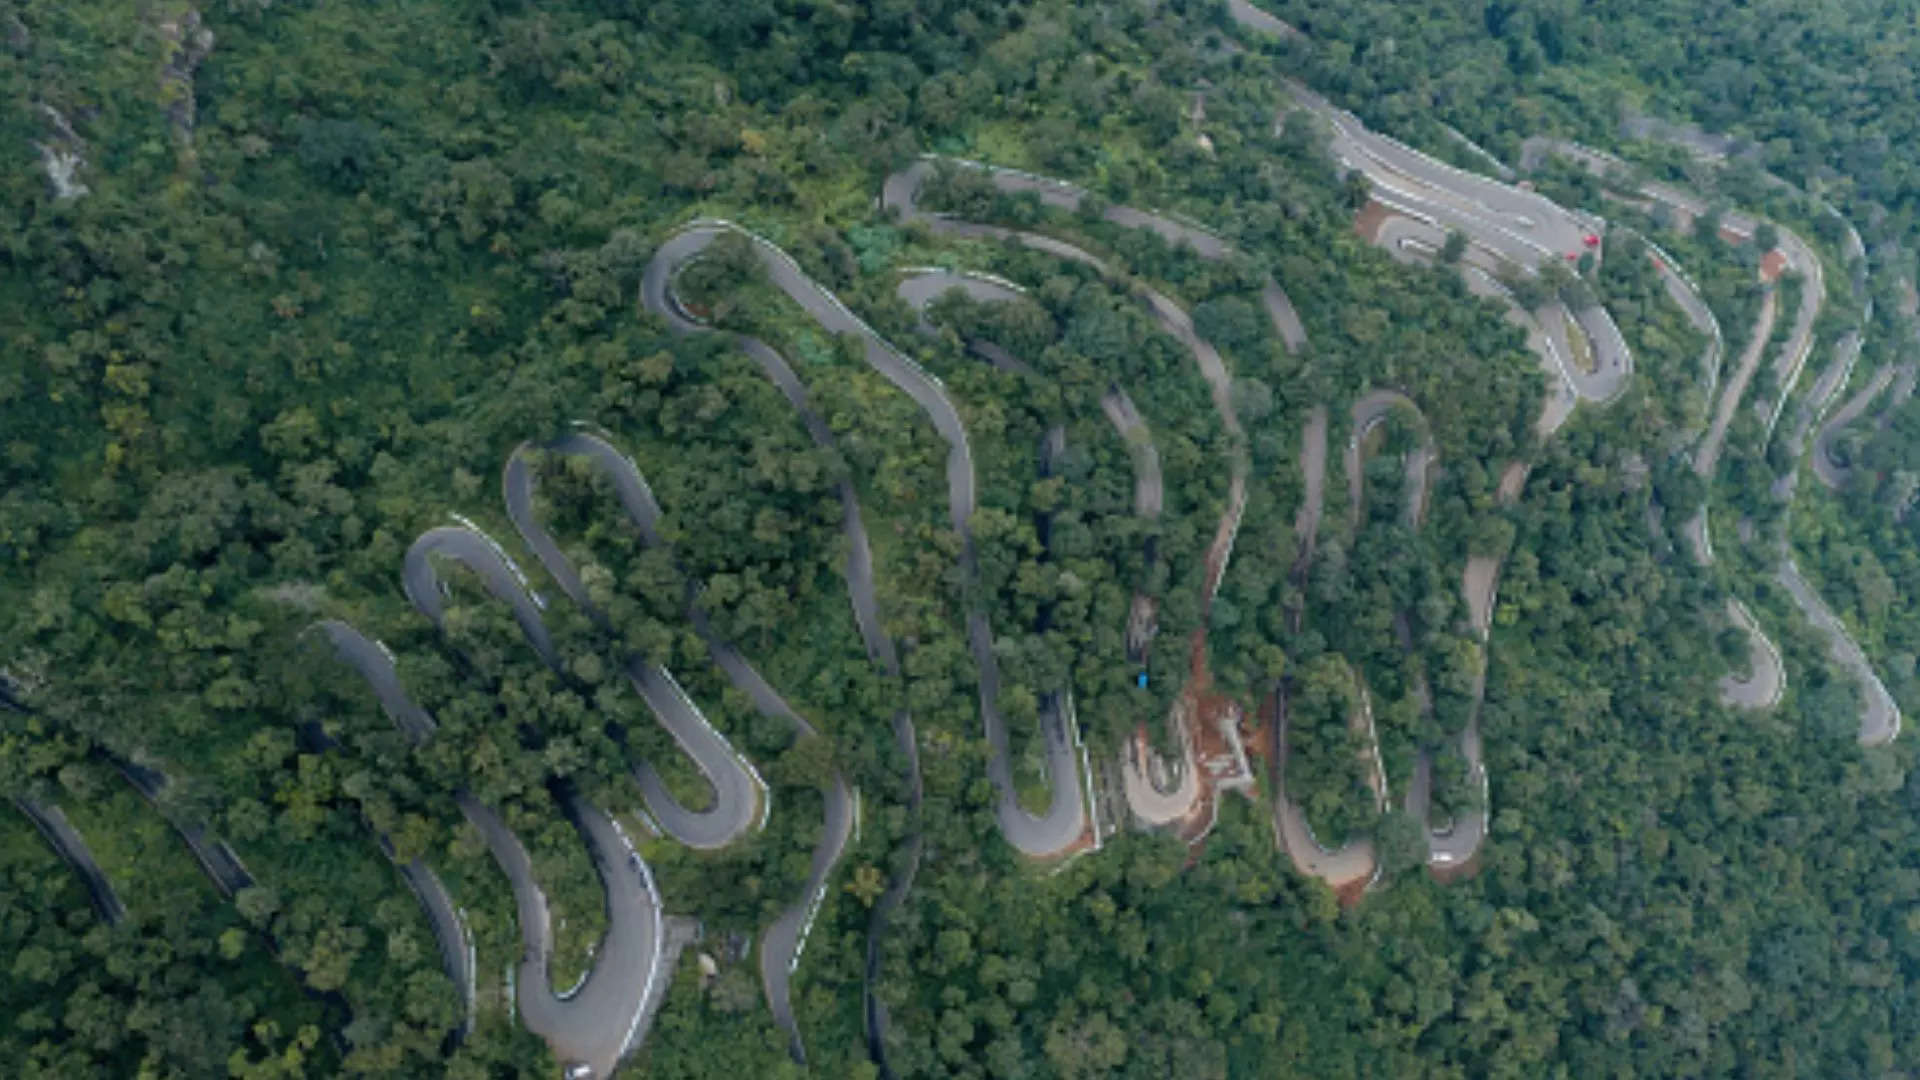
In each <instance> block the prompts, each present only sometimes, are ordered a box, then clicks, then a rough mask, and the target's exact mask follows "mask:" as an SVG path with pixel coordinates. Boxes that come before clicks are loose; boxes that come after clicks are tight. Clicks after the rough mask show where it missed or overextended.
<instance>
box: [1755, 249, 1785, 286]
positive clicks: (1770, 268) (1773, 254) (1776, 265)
mask: <svg viewBox="0 0 1920 1080" xmlns="http://www.w3.org/2000/svg"><path fill="white" fill-rule="evenodd" d="M1786 268H1787V257H1786V255H1784V254H1782V253H1781V251H1780V249H1779V248H1774V249H1773V250H1772V251H1769V252H1767V253H1766V254H1765V255H1762V256H1760V280H1761V281H1766V282H1774V281H1778V280H1780V274H1781V273H1782V272H1783V271H1785V270H1786Z"/></svg>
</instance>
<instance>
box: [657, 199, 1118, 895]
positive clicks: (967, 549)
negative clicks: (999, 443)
mask: <svg viewBox="0 0 1920 1080" xmlns="http://www.w3.org/2000/svg"><path fill="white" fill-rule="evenodd" d="M891 183H892V181H891V179H890V180H889V184H891ZM728 233H735V234H738V235H742V236H745V237H747V239H748V240H749V241H750V242H751V243H752V244H753V249H754V251H755V253H756V254H757V255H758V256H759V259H760V262H761V265H762V266H763V267H764V269H765V270H766V273H767V275H768V279H769V280H770V281H771V282H772V284H773V285H774V286H775V287H776V288H778V289H779V290H780V291H782V292H784V293H786V294H787V296H788V297H789V298H790V299H791V300H793V301H794V303H796V304H798V305H800V308H801V309H802V310H803V311H805V312H806V313H807V315H808V316H809V317H811V318H812V319H813V320H814V321H815V322H816V323H818V324H819V325H820V326H821V328H822V329H825V330H826V331H827V332H829V333H832V334H852V335H854V336H855V337H856V338H857V339H858V340H859V341H860V343H861V345H862V347H863V350H864V355H865V358H866V362H867V364H868V366H870V367H872V368H873V369H874V370H875V371H876V372H878V373H879V374H880V375H881V376H883V377H884V378H886V379H887V381H889V382H891V383H893V384H894V386H895V387H897V388H899V389H900V390H901V391H902V392H904V393H906V394H907V395H908V396H909V397H911V398H912V399H913V401H914V402H915V404H917V405H919V406H920V409H921V411H922V412H923V413H925V414H926V415H927V418H928V419H929V420H930V421H931V422H932V423H933V426H934V429H935V430H936V431H937V432H939V434H940V436H941V437H942V438H943V439H945V440H946V442H947V446H948V454H947V491H948V494H947V503H948V508H949V512H950V516H951V520H952V524H953V528H954V531H955V532H957V533H958V534H959V535H960V538H961V544H962V554H961V561H962V564H963V567H964V568H965V571H966V573H967V574H968V576H969V577H971V576H972V575H973V569H972V568H973V566H974V558H975V556H974V551H973V538H972V532H971V529H970V527H969V522H970V520H971V519H972V517H973V511H974V507H975V498H976V495H975V489H974V468H973V454H972V450H971V448H970V447H969V445H968V443H967V433H966V427H965V425H964V424H962V423H961V420H960V414H959V411H958V410H957V409H956V408H955V407H954V405H953V403H952V401H951V400H950V399H949V398H948V397H947V393H946V388H945V386H944V385H943V384H942V383H941V382H940V380H939V379H937V378H936V377H934V376H933V375H932V374H930V373H929V372H927V371H926V370H925V369H924V368H922V367H921V366H920V365H919V364H917V363H915V362H914V361H913V360H911V359H909V358H908V357H907V356H905V355H904V354H902V353H901V352H900V351H899V350H897V349H895V348H894V347H893V346H892V345H890V344H888V343H887V342H886V341H885V340H884V339H882V338H881V337H880V336H879V335H878V334H876V333H875V332H874V331H873V329H872V328H871V327H869V326H868V325H867V324H866V323H865V322H864V321H862V320H861V319H860V318H859V317H858V316H856V315H854V314H853V313H852V312H851V311H849V310H847V308H846V306H845V305H844V304H842V303H841V302H840V300H839V299H838V298H837V297H835V296H834V295H833V294H832V293H830V292H828V291H827V290H826V289H824V288H822V287H821V286H820V285H819V284H818V283H816V282H815V281H814V280H813V279H812V278H809V277H807V275H806V274H805V272H804V271H802V270H801V269H800V267H799V264H797V263H795V262H794V261H793V259H792V258H791V257H789V256H788V255H787V254H786V253H785V252H784V251H781V250H780V249H779V248H778V247H776V246H774V245H773V244H772V243H770V242H768V241H767V240H765V239H763V238H761V237H758V236H754V235H752V234H751V233H746V232H745V231H744V230H741V229H739V227H738V226H735V225H732V224H730V223H727V222H716V221H701V222H695V223H693V224H691V225H689V226H687V227H686V228H684V229H682V230H681V231H680V232H678V233H676V234H674V236H673V237H671V238H670V239H669V240H668V241H667V242H666V243H664V244H662V245H661V246H660V248H659V250H658V251H656V252H655V254H654V257H653V262H652V263H650V264H649V265H648V267H647V270H646V274H645V276H644V278H643V280H642V283H641V296H642V300H643V302H644V303H645V304H646V305H647V307H648V308H649V309H651V310H655V311H663V312H673V313H674V316H673V317H674V319H675V321H676V322H678V323H679V324H680V325H682V326H683V327H684V328H686V329H695V328H699V327H700V326H701V324H700V323H699V322H698V320H695V319H693V318H692V317H691V316H690V315H688V314H687V312H686V311H685V309H684V307H682V305H680V303H679V302H678V300H677V299H676V298H675V297H674V295H673V290H672V283H673V279H674V276H675V274H677V273H678V271H679V269H680V268H681V267H682V266H684V265H685V264H686V263H687V262H688V261H689V260H691V259H694V258H696V257H698V255H699V254H700V253H701V252H702V251H704V250H706V248H707V246H708V245H709V244H711V243H713V242H714V241H715V240H717V239H719V238H720V237H721V236H723V235H726V234H728ZM967 642H968V646H969V648H970V650H971V651H972V653H973V658H974V664H975V667H976V668H977V671H978V679H979V699H980V713H981V719H982V723H983V725H984V727H985V728H986V733H987V741H988V743H989V745H990V746H991V747H992V748H993V759H992V761H990V763H989V771H990V772H992V773H993V774H994V782H995V785H996V787H997V788H998V791H999V795H1000V798H999V802H998V805H997V807H996V817H997V818H998V820H999V822H1000V827H1001V834H1002V835H1003V836H1005V837H1006V838H1007V840H1008V842H1009V843H1011V844H1013V846H1014V847H1016V848H1018V849H1019V850H1020V851H1021V852H1023V853H1024V854H1026V855H1029V856H1034V857H1050V856H1054V855H1057V854H1060V853H1062V852H1065V851H1066V850H1068V849H1069V848H1071V847H1072V846H1073V845H1074V844H1075V843H1076V842H1078V841H1079V840H1080V838H1081V837H1082V835H1084V834H1085V832H1086V830H1087V828H1088V827H1089V822H1090V820H1091V819H1090V818H1089V816H1088V812H1087V806H1086V801H1085V798H1084V794H1083V793H1084V790H1085V787H1084V785H1083V784H1082V783H1081V782H1080V779H1079V774H1078V761H1077V760H1076V758H1075V755H1074V753H1073V747H1074V745H1075V739H1074V738H1073V737H1072V736H1071V735H1070V734H1069V733H1067V732H1066V731H1064V730H1054V729H1058V728H1059V727H1060V724H1059V722H1058V721H1057V720H1056V722H1055V723H1054V724H1052V725H1046V726H1047V727H1049V730H1046V731H1044V732H1043V736H1044V738H1045V740H1046V746H1047V775H1048V777H1049V778H1050V779H1051V780H1052V783H1051V784H1050V786H1051V790H1052V802H1051V804H1050V805H1049V807H1048V810H1047V812H1046V813H1045V814H1042V815H1039V816H1035V815H1033V814H1030V813H1028V812H1027V811H1026V809H1025V808H1023V807H1022V806H1021V805H1020V802H1019V796H1018V792H1017V791H1015V789H1014V786H1013V774H1012V769H1011V766H1010V765H1008V764H1007V762H1006V747H1007V744H1008V737H1007V732H1006V723H1005V720H1004V719H1003V718H1002V717H1001V715H1000V711H999V705H998V701H997V698H998V693H999V664H998V661H997V660H996V659H995V657H994V653H993V634H992V630H991V627H990V626H989V624H988V621H987V618H986V616H985V615H984V614H982V613H980V612H971V613H969V615H968V617H967ZM994 762H997V763H998V764H997V765H996V764H994Z"/></svg>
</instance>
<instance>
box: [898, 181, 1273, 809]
mask: <svg viewBox="0 0 1920 1080" xmlns="http://www.w3.org/2000/svg"><path fill="white" fill-rule="evenodd" d="M949 164H950V165H951V166H952V167H955V168H962V169H969V170H975V171H978V172H981V173H982V174H984V175H985V176H986V177H987V178H988V179H989V180H990V181H991V182H992V183H993V184H994V186H995V187H996V188H997V189H999V190H1001V191H1004V192H1008V193H1011V194H1018V193H1026V192H1031V193H1033V194H1035V195H1036V196H1037V197H1038V198H1040V200H1041V201H1042V202H1043V203H1045V204H1047V205H1050V206H1054V207H1058V208H1061V209H1070V210H1077V209H1078V208H1079V206H1080V204H1081V202H1082V201H1083V200H1084V199H1085V198H1086V194H1087V193H1086V192H1085V191H1084V189H1081V188H1079V187H1076V186H1074V185H1072V184H1068V183H1065V182H1063V181H1059V180H1053V179H1049V178H1046V177H1037V176H1033V175H1032V174H1029V173H1023V172H1019V171H1017V170H1010V169H1000V168H994V167H991V166H986V165H981V164H979V163H977V162H967V161H956V162H949ZM936 168H937V166H936V163H935V162H934V161H932V160H929V159H924V158H923V159H921V160H920V161H917V162H915V163H914V164H913V165H911V166H909V167H908V168H906V169H904V170H902V171H900V172H898V173H895V174H894V175H892V176H890V177H888V178H887V180H886V183H885V186H884V189H883V194H882V203H883V205H885V206H887V207H890V208H893V209H895V210H897V211H898V212H899V214H900V216H901V218H902V220H905V221H915V222H920V223H923V224H925V225H926V226H927V227H928V228H930V229H932V230H933V231H935V232H938V233H945V234H948V235H957V236H965V237H986V238H991V239H999V240H1013V241H1015V242H1018V243H1021V244H1025V245H1027V246H1029V247H1032V248H1034V249H1036V250H1040V251H1046V252H1049V253H1051V254H1054V255H1057V256H1060V257H1063V258H1068V259H1072V260H1074V261H1077V262H1081V263H1084V264H1086V265H1088V266H1091V267H1093V268H1095V269H1096V270H1097V271H1099V272H1100V273H1101V274H1103V275H1105V276H1109V277H1113V276H1115V275H1113V273H1112V271H1110V270H1109V269H1108V268H1107V266H1106V264H1105V263H1104V262H1103V261H1102V260H1100V259H1098V258H1097V257H1095V256H1093V255H1091V254H1089V253H1088V252H1085V251H1083V250H1081V249H1079V248H1077V247H1074V246H1073V245H1071V244H1068V243H1066V242H1064V241H1061V240H1057V239H1055V238H1053V237H1048V236H1041V235H1039V234H1035V233H1029V232H1024V231H1021V230H1017V229H1010V228H1005V227H1001V226H996V225H982V224H978V223H973V222H963V221H956V220H953V219H951V218H949V217H947V216H945V215H941V214H934V213H929V212H926V211H923V210H921V209H920V208H919V206H918V198H919V192H920V189H921V186H922V185H923V184H924V183H925V182H926V180H927V179H928V178H929V177H931V176H932V175H933V174H934V172H935V169H936ZM1102 216H1103V218H1104V219H1105V220H1107V221H1109V222H1112V223H1114V224H1117V225H1121V226H1124V227H1128V228H1140V229H1146V230H1149V231H1151V232H1153V233H1155V234H1156V235H1158V236H1160V237H1161V238H1163V239H1165V240H1166V241H1168V242H1169V243H1172V244H1176V245H1184V246H1186V247H1187V248H1189V249H1190V250H1192V251H1193V252H1194V253H1195V254H1196V255H1198V256H1199V257H1200V258H1203V259H1209V260H1217V259H1222V258H1225V257H1226V256H1227V255H1228V254H1229V253H1230V252H1231V251H1232V249H1231V248H1230V247H1229V246H1228V245H1227V244H1226V242H1225V241H1224V240H1222V239H1221V238H1219V237H1218V236H1216V235H1215V234H1213V233H1211V232H1208V231H1206V230H1204V229H1201V228H1198V227H1196V226H1193V225H1189V224H1187V223H1185V222H1180V221H1175V220H1173V219H1171V218H1168V217H1165V216H1164V215H1160V214H1155V213H1150V212H1148V211H1143V210H1137V209H1134V208H1132V207H1126V206H1110V207H1107V208H1105V209H1104V210H1103V211H1102ZM1133 291H1134V293H1135V295H1136V296H1138V297H1139V298H1140V299H1141V300H1142V301H1143V302H1144V303H1145V304H1146V305H1147V307H1148V310H1149V311H1150V312H1151V313H1152V315H1153V317H1154V320H1155V321H1156V322H1157V323H1158V324H1159V326H1160V328H1161V329H1162V330H1163V331H1165V332H1166V333H1167V334H1169V335H1170V336H1172V337H1173V338H1174V339H1175V340H1177V341H1179V342H1180V343H1181V344H1182V345H1183V346H1184V347H1186V349H1187V351H1188V352H1189V353H1190V354H1191V355H1192V356H1193V358H1194V362H1195V364H1196V366H1197V367H1198V368H1199V370H1200V373H1201V376H1202V377H1203V378H1204V379H1205V380H1206V382H1207V386H1208V389H1209V391H1210V392H1211V396H1212V398H1213V405H1214V411H1215V413H1216V414H1217V415H1218V416H1219V417H1220V422H1221V425H1222V428H1223V429H1224V430H1225V431H1226V432H1227V433H1228V435H1229V437H1230V438H1231V439H1232V441H1233V444H1234V446H1235V448H1236V449H1235V452H1234V454H1233V458H1232V461H1231V466H1230V468H1231V471H1230V475H1229V478H1228V495H1227V508H1226V510H1225V512H1224V513H1223V514H1222V516H1221V520H1220V523H1219V526H1218V527H1217V528H1216V530H1215V533H1214V540H1213V543H1212V545H1211V546H1210V548H1209V549H1208V556H1207V558H1208V567H1209V570H1210V571H1211V572H1210V574H1209V577H1208V581H1207V583H1206V591H1205V597H1204V600H1203V604H1208V605H1210V604H1211V602H1212V598H1213V594H1214V591H1215V590H1216V589H1217V588H1218V587H1219V582H1220V578H1221V575H1223V574H1224V573H1225V571H1226V566H1227V560H1228V558H1229V557H1230V555H1231V552H1232V549H1233V541H1234V537H1235V535H1236V534H1237V532H1238V530H1239V524H1240V516H1241V514H1242V512H1243V511H1244V509H1245V506H1246V484H1247V476H1246V460H1245V455H1244V452H1242V451H1241V450H1240V449H1239V447H1241V446H1243V445H1244V440H1245V436H1244V433H1243V432H1242V431H1241V428H1240V422H1239V417H1238V416H1237V415H1236V413H1235V411H1234V408H1233V403H1232V376H1231V374H1230V373H1229V371H1228V370H1227V366H1226V361H1225V359H1224V358H1223V357H1221V355H1220V353H1219V352H1218V350H1216V349H1215V348H1214V347H1213V345H1212V344H1211V343H1209V342H1207V341H1206V340H1205V339H1203V338H1201V337H1200V336H1199V334H1198V333H1197V332H1195V330H1194V327H1193V320H1192V319H1191V318H1190V317H1189V316H1188V314H1187V312H1186V311H1185V310H1184V309H1183V308H1181V306H1180V305H1179V304H1177V303H1175V302H1174V301H1173V300H1172V299H1170V298H1168V297H1167V296H1165V295H1164V294H1162V293H1160V292H1158V291H1156V290H1154V289H1152V288H1150V287H1147V286H1145V285H1141V284H1138V283H1134V285H1133ZM1262 299H1263V306H1264V307H1265V309H1266V311H1267V314H1268V318H1269V319H1270V320H1271V321H1272V322H1273V324H1274V327H1275V330H1276V331H1277V332H1278V333H1279V334H1280V335H1281V337H1282V339H1283V340H1285V341H1287V342H1289V343H1290V345H1291V347H1295V348H1297V347H1298V345H1297V344H1293V343H1295V342H1300V343H1304V341H1305V330H1304V328H1303V327H1302V326H1301V325H1300V324H1299V319H1298V316H1297V314H1296V313H1295V312H1294V310H1293V305H1292V303H1291V302H1290V301H1288V300H1287V299H1286V294H1285V292H1284V291H1282V290H1281V289H1280V287H1279V285H1278V283H1276V282H1274V281H1273V280H1272V279H1271V278H1269V279H1267V280H1266V281H1265V282H1264V283H1263V284H1262ZM1135 610H1136V611H1143V610H1145V609H1143V608H1142V607H1141V605H1139V604H1136V605H1135ZM1132 636H1136V635H1133V634H1130V637H1132ZM1182 719H1183V717H1181V716H1178V715H1177V716H1176V717H1175V718H1174V726H1175V729H1176V731H1180V730H1182V726H1181V721H1182ZM1184 719H1187V720H1191V721H1197V718H1184ZM1180 738H1181V739H1182V742H1183V758H1182V760H1181V762H1180V763H1179V764H1178V765H1172V764H1168V763H1162V762H1154V761H1150V760H1148V759H1149V758H1150V757H1151V755H1152V751H1151V750H1150V749H1148V748H1144V747H1139V748H1137V750H1138V752H1137V753H1133V754H1125V755H1123V757H1122V772H1123V774H1124V773H1132V774H1134V775H1133V776H1132V777H1131V778H1129V779H1128V780H1127V782H1126V785H1125V786H1127V787H1128V788H1129V789H1130V790H1132V791H1134V792H1136V793H1139V794H1142V795H1143V796H1145V795H1146V794H1147V793H1149V792H1152V793H1156V794H1157V795H1158V796H1160V797H1159V798H1143V801H1141V802H1140V803H1137V804H1134V803H1131V802H1130V807H1131V808H1132V809H1133V810H1134V812H1135V813H1136V814H1139V815H1141V816H1142V818H1143V820H1147V821H1149V822H1161V823H1164V821H1166V820H1172V819H1168V818H1166V815H1167V813H1168V812H1169V811H1170V810H1171V806H1170V805H1169V804H1168V800H1167V798H1166V796H1169V795H1172V796H1175V797H1178V795H1179V794H1180V793H1181V790H1182V789H1181V788H1176V789H1174V790H1173V791H1168V790H1167V789H1166V788H1165V786H1164V785H1163V784H1162V783H1156V782H1155V781H1154V780H1153V779H1152V774H1158V775H1160V776H1162V777H1165V776H1167V775H1169V774H1172V775H1176V776H1184V774H1185V773H1189V772H1192V771H1194V770H1196V769H1197V768H1198V763H1197V761H1195V760H1192V759H1190V758H1188V757H1186V756H1184V755H1186V754H1189V753H1190V752H1191V748H1192V741H1191V738H1192V733H1191V732H1187V733H1185V734H1183V735H1181V736H1180ZM1178 783H1180V784H1182V785H1183V786H1184V780H1180V781H1178ZM1194 790H1195V791H1196V792H1198V790H1199V786H1198V785H1195V788H1194Z"/></svg>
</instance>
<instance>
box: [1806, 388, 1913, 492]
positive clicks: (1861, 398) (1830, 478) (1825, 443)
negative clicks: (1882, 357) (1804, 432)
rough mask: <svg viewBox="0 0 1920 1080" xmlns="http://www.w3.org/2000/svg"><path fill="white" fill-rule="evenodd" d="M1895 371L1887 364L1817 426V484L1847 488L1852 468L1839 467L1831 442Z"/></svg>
mask: <svg viewBox="0 0 1920 1080" xmlns="http://www.w3.org/2000/svg"><path fill="white" fill-rule="evenodd" d="M1897 370H1898V369H1897V367H1896V366H1895V365H1891V364H1889V365H1887V366H1885V367H1882V368H1881V369H1880V370H1879V371H1876V372H1874V373H1873V378H1872V379H1871V380H1870V381H1869V382H1868V383H1867V385H1866V386H1865V387H1864V388H1862V389H1861V391H1860V392H1859V393H1857V394H1855V395H1853V396H1852V397H1851V398H1848V399H1847V403H1846V404H1844V405H1842V406H1840V408H1839V409H1838V410H1837V411H1835V412H1834V414H1833V415H1832V416H1830V417H1828V418H1827V421H1826V423H1824V424H1821V425H1820V431H1819V433H1818V434H1816V435H1815V436H1814V437H1813V462H1812V463H1813V474H1814V475H1815V476H1817V477H1819V478H1820V482H1821V483H1823V484H1825V485H1827V486H1828V487H1830V488H1832V489H1834V490H1836V491H1838V490H1840V489H1841V488H1844V487H1846V486H1847V481H1848V480H1849V479H1851V478H1852V476H1853V465H1852V464H1851V463H1848V464H1844V465H1843V464H1841V463H1840V462H1839V461H1838V460H1837V459H1836V458H1835V457H1834V454H1833V444H1834V441H1835V440H1836V439H1838V438H1839V437H1840V433H1841V432H1843V431H1845V430H1846V429H1847V427H1848V426H1849V425H1851V424H1852V423H1853V422H1854V421H1855V420H1858V419H1860V417H1861V416H1862V415H1863V414H1865V413H1866V411H1867V410H1868V409H1869V408H1871V407H1872V405H1873V400H1874V399H1875V398H1877V397H1879V396H1880V393H1881V391H1883V390H1885V389H1886V388H1887V387H1888V386H1889V385H1891V384H1892V382H1893V379H1894V375H1895V374H1896V372H1897Z"/></svg>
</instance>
